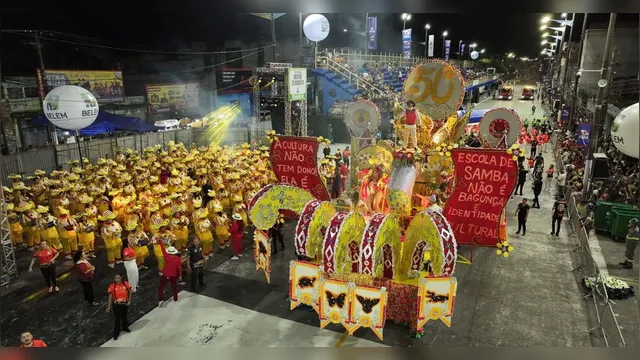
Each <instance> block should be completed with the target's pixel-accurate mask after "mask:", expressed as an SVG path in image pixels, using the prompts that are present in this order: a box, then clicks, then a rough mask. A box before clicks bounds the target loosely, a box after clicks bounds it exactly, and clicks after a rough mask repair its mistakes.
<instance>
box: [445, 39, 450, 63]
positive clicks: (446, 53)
mask: <svg viewBox="0 0 640 360" xmlns="http://www.w3.org/2000/svg"><path fill="white" fill-rule="evenodd" d="M450 51H451V40H445V41H444V60H445V61H449V52H450Z"/></svg>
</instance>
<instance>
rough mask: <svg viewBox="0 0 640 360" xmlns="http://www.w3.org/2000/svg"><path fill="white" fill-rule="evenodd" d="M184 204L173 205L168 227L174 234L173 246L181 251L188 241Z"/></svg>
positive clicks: (184, 248) (187, 219)
mask: <svg viewBox="0 0 640 360" xmlns="http://www.w3.org/2000/svg"><path fill="white" fill-rule="evenodd" d="M184 210H185V206H184V205H183V204H181V205H178V206H174V207H173V209H172V212H173V217H172V218H171V223H170V225H169V229H170V230H171V232H172V233H173V234H174V235H175V236H176V242H175V245H174V246H173V247H175V248H176V249H178V250H180V251H181V252H183V251H185V250H186V249H187V242H188V241H189V228H188V226H189V218H188V217H186V216H185V215H184Z"/></svg>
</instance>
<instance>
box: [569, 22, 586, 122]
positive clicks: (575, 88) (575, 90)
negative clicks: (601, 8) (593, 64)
mask: <svg viewBox="0 0 640 360" xmlns="http://www.w3.org/2000/svg"><path fill="white" fill-rule="evenodd" d="M588 16H589V14H587V13H585V14H584V19H582V32H581V33H580V46H578V68H580V67H581V66H582V64H581V63H580V62H581V61H582V51H583V49H584V37H585V34H586V32H587V17H588ZM574 25H575V24H574ZM579 70H580V71H579V72H581V70H582V69H579ZM572 76H573V75H572ZM575 76H576V82H575V84H573V93H572V94H571V99H572V100H571V109H569V124H568V125H569V131H571V132H572V133H573V132H574V131H575V128H576V126H575V122H574V121H573V117H574V114H575V106H576V103H577V102H578V85H579V82H580V75H577V74H575Z"/></svg>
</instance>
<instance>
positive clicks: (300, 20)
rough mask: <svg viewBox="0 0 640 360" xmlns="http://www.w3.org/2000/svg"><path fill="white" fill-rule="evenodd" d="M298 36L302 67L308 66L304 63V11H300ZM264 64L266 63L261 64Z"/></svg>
mask: <svg viewBox="0 0 640 360" xmlns="http://www.w3.org/2000/svg"><path fill="white" fill-rule="evenodd" d="M298 32H299V33H298V36H299V37H300V67H306V66H305V64H304V49H303V46H302V13H298ZM259 65H260V66H264V64H259Z"/></svg>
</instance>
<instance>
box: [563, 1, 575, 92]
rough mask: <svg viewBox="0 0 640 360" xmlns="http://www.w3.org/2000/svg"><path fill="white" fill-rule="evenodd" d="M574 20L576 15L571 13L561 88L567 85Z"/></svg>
mask: <svg viewBox="0 0 640 360" xmlns="http://www.w3.org/2000/svg"><path fill="white" fill-rule="evenodd" d="M575 20H576V13H573V14H572V15H571V30H569V40H567V62H566V63H565V65H564V72H563V73H562V78H561V80H560V85H561V86H562V85H564V84H566V83H567V69H569V62H570V61H571V37H572V36H573V27H574V26H575V23H574V21H575ZM565 29H566V28H565ZM578 61H579V60H578Z"/></svg>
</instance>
